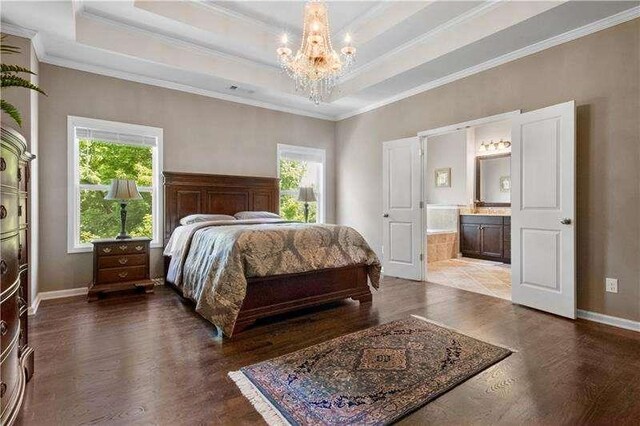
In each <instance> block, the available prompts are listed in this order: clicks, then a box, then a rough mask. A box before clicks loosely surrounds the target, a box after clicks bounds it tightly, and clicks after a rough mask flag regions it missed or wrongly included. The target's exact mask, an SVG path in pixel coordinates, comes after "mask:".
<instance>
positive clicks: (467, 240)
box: [460, 224, 480, 254]
mask: <svg viewBox="0 0 640 426" xmlns="http://www.w3.org/2000/svg"><path fill="white" fill-rule="evenodd" d="M460 229H461V230H462V235H460V251H461V252H462V253H463V254H480V225H476V224H462V225H460Z"/></svg>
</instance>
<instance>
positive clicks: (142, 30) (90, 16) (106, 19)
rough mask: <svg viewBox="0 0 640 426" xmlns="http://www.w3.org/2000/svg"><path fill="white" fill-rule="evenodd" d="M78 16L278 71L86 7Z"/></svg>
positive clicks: (260, 63)
mask: <svg viewBox="0 0 640 426" xmlns="http://www.w3.org/2000/svg"><path fill="white" fill-rule="evenodd" d="M79 16H81V17H84V18H88V19H94V20H96V21H101V22H103V23H105V24H108V25H112V26H115V27H119V28H122V29H126V30H128V31H132V32H137V33H139V34H144V35H145V36H148V37H151V38H156V39H158V40H160V41H163V42H165V43H169V44H173V45H174V46H177V47H181V48H185V49H189V50H193V51H196V52H199V53H205V54H208V55H212V56H216V57H219V58H223V59H225V60H228V61H233V62H237V63H239V64H243V65H249V66H252V67H259V68H263V69H265V70H269V71H274V70H275V71H280V68H279V67H277V66H275V65H271V64H267V63H264V62H260V61H253V60H251V59H246V58H243V57H240V56H235V55H231V54H229V53H225V52H221V51H219V50H215V49H212V48H210V47H207V46H204V45H201V44H197V43H194V42H192V41H189V40H184V39H180V38H176V37H173V36H171V35H168V34H161V33H158V32H154V31H151V30H148V29H146V28H141V27H138V26H136V25H131V24H129V23H126V22H121V21H118V20H115V19H112V18H111V17H105V16H101V15H96V14H95V13H92V12H89V11H87V10H86V9H85V10H84V11H83V12H81V13H80V14H79Z"/></svg>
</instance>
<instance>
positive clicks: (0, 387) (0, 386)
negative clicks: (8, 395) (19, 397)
mask: <svg viewBox="0 0 640 426" xmlns="http://www.w3.org/2000/svg"><path fill="white" fill-rule="evenodd" d="M6 391H7V384H6V383H5V382H0V398H2V397H3V396H4V393H5V392H6Z"/></svg>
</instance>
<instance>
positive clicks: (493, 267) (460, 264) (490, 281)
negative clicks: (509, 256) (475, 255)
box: [427, 257, 511, 300]
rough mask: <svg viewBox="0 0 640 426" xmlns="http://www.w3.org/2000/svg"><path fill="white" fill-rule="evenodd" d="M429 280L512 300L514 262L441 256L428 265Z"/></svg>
mask: <svg viewBox="0 0 640 426" xmlns="http://www.w3.org/2000/svg"><path fill="white" fill-rule="evenodd" d="M427 281H429V282H432V283H436V284H442V285H446V286H449V287H455V288H459V289H461V290H467V291H472V292H474V293H481V294H486V295H489V296H494V297H499V298H501V299H507V300H511V265H507V264H504V263H499V262H491V261H488V260H480V259H471V258H468V257H463V258H459V259H449V260H441V261H438V262H432V263H429V264H428V265H427Z"/></svg>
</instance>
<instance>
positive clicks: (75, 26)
mask: <svg viewBox="0 0 640 426" xmlns="http://www.w3.org/2000/svg"><path fill="white" fill-rule="evenodd" d="M303 7H304V2H299V1H289V2H287V1H224V2H219V1H194V2H179V1H153V2H152V1H131V0H128V1H54V2H37V1H36V2H18V1H3V2H2V10H1V17H2V24H3V29H2V30H3V32H4V31H6V32H10V33H16V34H18V35H28V36H32V37H33V38H34V45H35V46H36V50H37V53H38V56H39V58H40V60H41V61H42V62H46V63H52V64H56V65H61V66H66V67H70V68H75V69H81V70H86V71H90V72H96V73H100V74H105V75H110V76H114V77H118V78H125V79H128V80H133V81H140V82H144V83H148V84H155V85H160V86H164V87H169V88H173V89H177V90H184V91H189V92H193V93H199V94H203V95H206V96H212V97H217V98H222V99H229V100H233V101H237V102H243V103H249V104H252V105H258V106H263V107H266V108H271V109H277V110H282V111H289V112H294V113H298V114H304V115H310V116H315V117H320V118H325V119H331V120H336V119H341V118H345V117H348V116H351V115H354V114H357V113H360V112H363V111H366V110H370V109H373V108H376V107H378V106H381V105H384V104H386V103H389V102H391V101H394V100H397V99H402V98H403V97H406V96H409V95H411V94H414V93H418V92H420V91H424V90H428V89H429V88H432V87H437V86H438V85H441V84H444V83H446V82H449V81H452V80H455V79H457V78H461V77H464V76H466V75H470V74H471V73H474V72H477V71H480V70H483V69H487V68H490V67H492V66H496V65H499V64H500V63H504V62H506V61H508V60H513V59H516V58H518V57H522V56H524V55H526V54H530V53H535V52H537V51H540V50H542V49H544V48H547V47H551V46H554V45H556V44H559V43H562V42H565V41H569V40H572V39H575V38H576V37H579V36H582V35H586V34H588V33H590V32H594V31H597V30H599V29H603V28H606V27H608V26H611V25H615V24H617V23H620V22H624V21H626V20H630V19H633V18H635V17H638V16H640V2H638V1H591V2H578V1H535V2H527V1H523V2H520V1H519V2H507V1H422V2H414V1H384V2H383V1H335V2H328V8H329V19H330V24H331V29H332V38H333V39H334V40H335V41H334V43H335V44H336V45H339V43H338V42H337V41H339V40H342V38H343V37H344V34H345V33H346V32H349V33H350V34H352V36H353V39H354V43H355V45H356V47H357V48H358V56H357V63H356V66H355V67H354V69H353V70H352V72H351V73H349V74H348V75H346V76H345V77H344V78H343V79H342V80H341V82H340V84H339V85H338V87H337V88H336V89H335V90H334V92H333V94H332V96H331V98H330V99H328V101H327V102H325V103H322V104H320V105H319V106H316V105H314V104H313V103H311V102H310V101H309V100H308V99H307V98H306V96H305V94H304V93H301V92H296V91H295V89H294V85H293V82H292V81H291V80H290V79H289V78H288V77H287V76H286V75H285V74H283V73H282V71H281V70H280V68H279V66H278V63H277V60H276V54H275V49H276V47H277V46H278V40H279V36H280V35H281V34H282V33H283V32H287V33H288V34H289V36H290V38H291V39H292V41H293V43H294V45H295V44H297V43H298V42H299V37H300V32H301V28H300V26H301V24H302V9H303ZM232 86H235V87H237V88H236V89H232V88H231V87H232Z"/></svg>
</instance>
